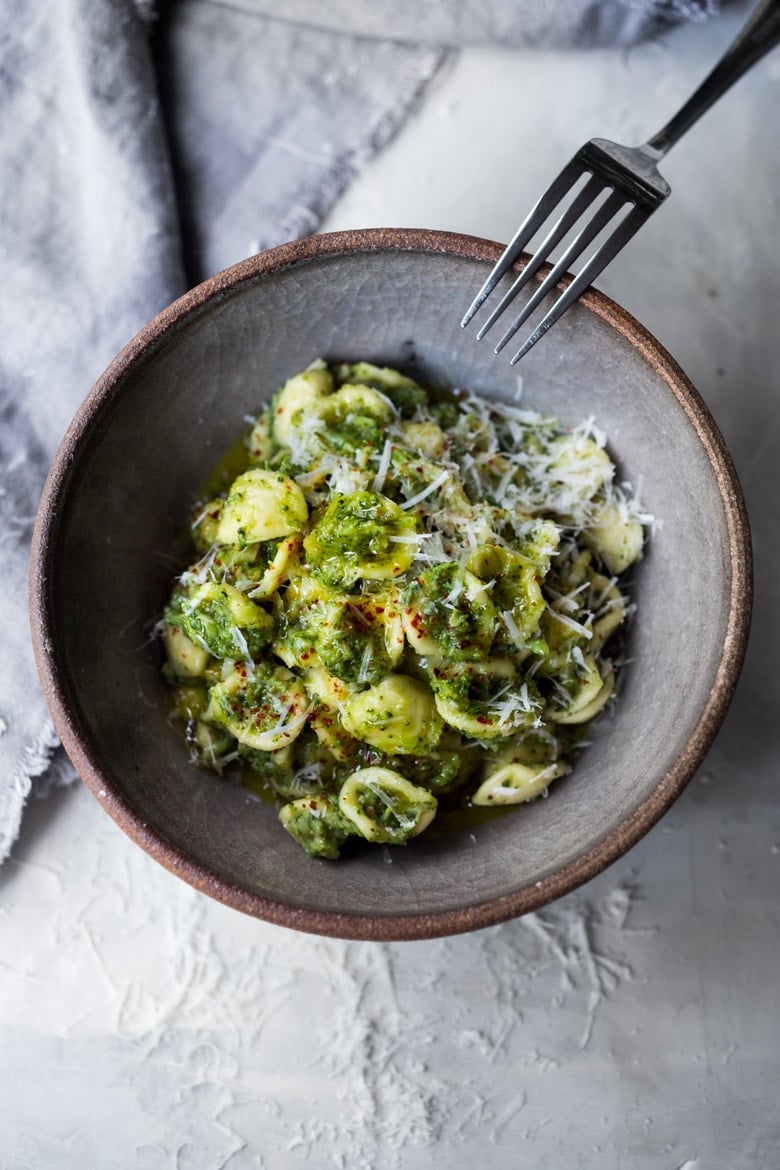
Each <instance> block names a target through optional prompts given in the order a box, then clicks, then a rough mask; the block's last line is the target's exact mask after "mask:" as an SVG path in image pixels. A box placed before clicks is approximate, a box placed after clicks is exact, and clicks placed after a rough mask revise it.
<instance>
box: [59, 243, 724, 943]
mask: <svg viewBox="0 0 780 1170" xmlns="http://www.w3.org/2000/svg"><path fill="white" fill-rule="evenodd" d="M472 250H473V249H472ZM466 251H467V250H466ZM485 270H486V261H485V260H480V259H479V258H476V257H475V256H474V255H466V254H463V255H459V254H457V251H451V252H449V253H439V252H437V251H435V250H427V249H426V248H425V247H423V246H422V244H421V245H420V246H419V247H417V248H413V249H412V250H401V249H387V248H385V249H383V250H379V251H373V250H362V249H360V248H359V247H354V248H352V249H349V248H347V249H346V250H344V249H342V250H341V251H337V252H334V253H332V254H319V255H316V254H313V255H309V256H307V255H306V254H305V253H304V254H303V255H300V256H299V257H298V258H297V259H296V258H293V262H288V263H285V264H281V265H280V266H278V267H273V266H272V267H270V269H268V270H265V271H261V270H257V271H253V270H252V269H251V266H249V267H248V266H246V265H245V266H244V267H243V269H242V277H241V279H236V278H233V279H234V284H233V287H230V280H228V281H227V282H223V283H224V287H223V290H222V291H221V292H220V293H219V294H218V295H213V296H212V297H211V298H210V299H209V300H207V302H206V303H205V304H200V305H198V304H196V305H195V307H192V308H191V309H190V311H189V312H186V313H182V312H179V313H178V315H176V316H175V319H171V320H170V321H169V322H168V323H167V325H166V327H165V328H164V329H161V330H158V333H159V336H156V337H152V341H151V344H147V345H146V347H145V348H144V349H143V350H142V352H141V353H140V355H139V356H135V357H133V358H132V360H130V361H129V362H125V363H124V364H123V365H121V368H119V370H118V372H117V371H115V372H114V373H113V374H112V375H111V376H110V377H109V378H108V379H107V380H105V379H104V385H103V387H102V389H99V390H98V392H97V393H96V394H93V396H92V399H91V400H89V402H88V404H87V406H86V407H85V408H84V409H83V411H82V415H81V417H80V420H77V423H76V426H75V429H74V432H73V434H72V436H71V440H70V444H71V445H70V454H69V456H68V457H67V458H66V456H64V455H61V456H60V461H61V466H60V480H59V487H58V493H59V494H58V497H57V499H56V501H55V511H54V519H53V520H51V521H50V527H49V531H48V539H47V543H46V547H45V548H44V549H43V552H42V554H41V555H42V557H43V558H44V561H45V567H46V573H45V576H46V589H45V593H46V605H47V606H48V610H47V613H48V618H47V620H48V623H49V628H48V629H47V631H46V635H47V637H48V638H49V640H50V642H51V645H50V647H49V649H48V652H47V661H48V663H49V669H50V670H51V672H52V673H54V674H55V675H56V679H57V696H55V700H54V712H55V718H56V719H57V722H58V726H59V728H60V732H61V734H63V736H64V738H65V740H66V746H67V747H68V749H69V751H70V752H71V755H72V756H73V758H74V760H75V762H76V764H77V766H78V767H79V769H80V771H81V772H82V774H83V775H85V778H86V779H87V781H88V782H89V783H90V784H91V786H92V787H93V788H95V787H98V786H105V785H106V784H107V785H108V788H109V789H110V791H111V792H112V793H116V794H118V796H119V798H120V800H119V806H121V809H122V812H121V815H120V817H119V819H120V820H122V822H123V824H124V826H125V827H126V828H128V830H129V831H130V832H131V833H133V834H134V835H136V836H137V837H139V838H143V840H144V844H146V845H147V847H149V843H150V841H151V842H152V851H153V852H156V854H157V856H159V857H160V858H161V859H162V860H164V861H165V862H166V863H167V864H169V865H171V866H173V867H177V868H179V870H180V871H181V872H184V873H185V875H186V876H188V877H189V878H190V880H194V881H195V882H196V884H200V885H201V886H203V887H206V888H211V892H215V893H216V894H217V896H220V897H223V898H226V899H227V900H228V901H232V902H233V903H234V904H235V905H240V906H241V907H242V908H244V909H248V910H250V911H253V912H256V913H260V914H262V915H263V916H267V917H272V918H273V917H275V918H277V920H280V921H283V922H288V923H291V924H296V925H302V926H303V927H304V928H309V929H321V930H324V931H326V932H332V933H340V934H350V933H354V934H358V935H360V934H376V935H381V934H382V933H383V931H384V932H385V933H388V934H390V935H398V934H404V933H441V932H444V931H445V930H446V929H458V928H463V926H464V925H465V926H476V925H481V924H483V923H484V922H487V921H492V920H495V919H496V918H498V917H501V916H506V913H508V912H512V911H513V910H514V911H516V910H517V909H518V908H526V909H527V908H530V905H531V904H533V900H534V898H536V900H537V901H538V900H544V897H543V896H541V895H535V894H534V891H535V890H536V891H539V890H544V891H545V894H544V896H552V894H553V893H560V892H562V891H563V889H565V888H566V887H567V884H568V885H569V886H570V885H573V884H575V882H576V881H577V880H581V879H582V877H584V876H588V873H589V872H593V864H592V859H593V858H594V857H596V856H598V857H599V858H600V861H599V862H598V863H597V865H596V868H598V867H599V865H600V864H604V863H605V862H606V861H608V860H610V859H611V858H612V857H613V856H615V855H617V853H619V852H620V851H621V849H622V848H623V847H625V846H626V845H627V844H629V843H631V841H632V840H634V839H636V837H637V836H638V835H639V833H640V832H641V831H642V829H641V827H640V828H639V829H637V826H639V825H640V822H646V823H644V827H647V825H648V824H650V823H652V820H654V819H655V818H656V817H657V815H659V814H660V812H661V811H662V808H663V805H664V803H668V801H669V800H670V799H671V798H672V797H673V796H674V795H675V794H676V792H677V791H678V790H679V788H680V787H681V786H682V783H684V781H685V779H687V777H688V775H689V773H690V771H691V770H692V769H693V767H694V765H695V763H696V762H698V756H699V755H700V754H701V750H702V744H703V742H704V740H703V739H702V736H704V739H706V738H707V737H708V736H710V735H711V734H712V732H713V730H714V729H713V728H712V727H709V728H708V727H706V726H703V723H702V720H703V715H704V724H706V723H707V719H708V718H710V722H712V718H711V717H709V716H707V715H706V710H707V709H708V705H709V707H710V708H711V707H712V694H713V688H714V687H717V686H720V687H721V691H722V690H723V686H724V680H723V677H722V675H723V668H722V660H723V657H724V645H726V644H728V643H729V640H731V642H732V643H733V641H734V632H733V622H734V614H733V610H734V605H735V589H736V588H737V584H738V578H739V572H738V571H737V569H735V560H734V550H735V536H734V514H735V511H734V510H735V507H736V505H735V504H734V495H733V493H734V490H735V489H734V485H733V483H732V482H731V481H730V479H729V476H728V468H726V470H725V471H724V465H723V462H722V460H723V456H722V453H721V452H720V449H719V448H718V445H717V434H716V433H715V440H713V438H712V435H713V432H712V431H711V430H710V429H709V428H710V420H709V418H708V416H707V415H706V411H703V409H702V408H701V404H700V403H698V402H694V407H695V409H692V408H691V400H690V398H689V397H687V391H686V390H685V388H684V380H683V379H682V378H681V377H680V376H679V375H678V374H676V373H675V372H674V369H673V367H671V369H672V374H670V373H669V369H670V363H669V362H668V359H665V358H664V356H663V355H661V357H660V358H659V357H658V354H657V353H656V352H655V351H653V350H652V346H651V348H650V350H649V351H648V350H647V345H648V344H649V343H648V342H647V339H646V337H644V336H642V337H640V338H639V341H637V336H636V335H635V334H634V333H632V323H631V322H630V319H628V324H626V321H625V320H624V319H623V318H622V317H621V316H620V314H618V318H619V319H618V320H617V324H616V323H615V314H614V312H613V310H612V309H610V307H609V303H608V302H605V301H604V299H603V298H591V301H590V305H591V307H590V308H589V307H587V306H585V305H579V306H576V307H575V308H574V309H572V310H571V312H570V313H569V314H568V315H567V316H566V317H565V318H564V320H563V321H562V322H561V323H560V324H559V325H558V326H557V327H556V329H555V331H554V332H553V333H552V334H551V335H550V337H549V338H548V339H546V340H545V342H544V343H543V344H542V345H540V346H537V347H536V349H535V350H534V351H533V352H532V353H531V354H530V355H529V356H528V357H527V358H526V359H524V361H523V363H522V373H523V384H524V388H523V400H524V402H525V403H527V404H529V405H532V406H535V407H538V408H540V409H542V410H544V411H551V412H554V413H556V414H558V415H559V416H560V418H561V419H562V420H563V421H564V422H567V423H575V422H577V421H580V420H581V419H582V418H584V417H587V416H589V415H593V416H594V418H595V420H596V422H597V423H598V425H599V426H600V427H602V429H604V430H605V431H606V433H607V435H608V439H609V446H610V449H611V452H612V455H613V458H615V460H616V462H617V463H618V468H619V473H620V476H621V478H623V479H625V480H628V481H630V482H631V483H632V484H634V485H640V487H641V496H642V500H643V503H644V505H645V507H646V509H647V510H648V511H649V512H651V513H653V515H654V516H656V517H658V519H659V521H660V524H659V526H658V527H657V528H656V530H655V531H654V533H653V535H652V538H651V540H650V544H649V548H648V551H647V554H646V556H645V558H644V560H643V562H642V563H641V565H640V566H639V569H638V571H637V573H636V580H635V585H634V589H633V598H634V600H635V601H636V604H637V616H636V620H635V621H634V623H633V625H632V628H631V631H630V636H629V643H628V657H629V659H630V661H629V663H628V665H627V666H626V667H625V669H624V670H623V673H622V676H621V682H620V695H619V701H618V702H616V703H615V704H614V705H613V706H612V707H611V708H610V710H609V712H608V713H607V715H606V716H605V717H603V718H602V719H601V720H600V721H599V722H598V724H597V725H596V726H595V728H594V729H593V734H592V736H591V739H592V745H591V746H590V747H589V748H588V749H587V751H586V752H585V753H584V754H583V755H582V756H581V758H580V759H579V761H578V763H577V766H576V768H575V770H574V772H573V774H572V775H571V776H570V777H569V778H567V779H566V780H565V781H564V782H562V783H560V784H558V785H556V786H554V787H553V789H552V790H551V793H550V796H549V798H548V799H546V800H542V801H538V802H536V803H535V804H532V805H529V806H525V807H522V808H519V809H515V810H512V811H511V812H510V813H509V814H507V815H504V816H501V817H498V818H496V819H494V820H492V821H490V822H489V823H486V824H482V825H480V826H479V827H478V828H474V829H464V830H462V831H452V832H449V833H442V834H439V835H436V834H431V835H424V836H423V837H421V838H419V839H418V840H415V841H414V842H413V843H412V844H411V845H409V846H407V847H406V848H400V849H394V850H390V849H366V850H364V851H362V852H360V851H358V852H357V853H356V854H355V855H352V856H350V857H349V858H348V859H347V860H345V861H344V862H342V863H338V864H334V863H328V862H317V861H311V860H309V859H307V858H305V857H304V856H303V854H302V853H301V851H300V850H299V848H298V846H297V845H296V844H295V843H294V842H293V841H292V840H291V839H290V838H289V837H288V836H287V834H286V833H285V832H284V831H283V830H282V829H281V828H280V826H279V825H278V822H277V819H276V813H275V810H274V809H273V808H272V807H270V806H268V805H265V804H264V803H262V802H259V801H257V800H256V799H254V798H252V797H250V796H248V795H246V794H245V793H244V792H243V791H242V790H241V789H240V788H239V787H236V786H232V785H231V784H229V783H226V782H222V781H219V780H218V779H216V778H215V777H214V776H213V775H212V774H210V773H209V772H206V771H202V770H200V769H198V768H197V767H195V766H193V765H192V764H191V763H190V761H189V759H188V753H187V749H186V747H185V745H184V743H183V741H182V739H181V737H180V735H179V733H178V732H177V731H176V730H175V729H174V728H173V727H172V726H171V725H170V723H169V721H168V714H167V712H168V708H167V704H166V699H165V693H164V692H165V690H166V688H165V684H164V683H163V682H162V680H161V677H160V674H159V669H158V663H159V651H158V648H157V647H156V646H155V645H154V643H153V642H152V643H150V641H149V630H150V626H151V624H152V623H153V622H154V621H155V619H156V618H157V617H158V616H159V613H160V610H161V607H162V605H163V603H164V600H165V598H166V596H167V594H168V592H169V589H170V584H171V579H172V576H173V574H174V573H175V572H176V571H177V570H178V569H180V568H181V567H182V566H183V564H184V563H185V562H186V559H187V557H188V552H187V547H186V544H185V542H184V539H183V535H182V533H183V528H184V526H185V525H186V520H187V516H188V513H189V509H190V507H191V504H192V502H193V499H194V496H195V493H196V492H197V488H198V486H199V485H200V484H201V483H202V482H203V480H204V478H205V476H206V475H207V473H208V472H209V471H210V470H211V469H212V468H213V466H214V464H215V463H216V461H217V460H218V459H219V458H220V456H221V455H222V454H223V453H224V452H225V451H226V449H227V448H228V447H230V446H231V444H232V443H233V442H234V441H235V439H236V437H237V435H238V434H239V433H240V432H241V430H242V428H243V426H244V422H243V420H244V418H245V416H246V415H247V414H251V413H255V412H257V410H258V409H259V408H260V407H261V406H262V404H263V403H264V402H265V401H266V400H267V399H268V397H269V395H270V394H271V393H272V392H273V391H274V390H275V388H276V387H277V386H278V385H279V384H280V383H281V382H282V381H283V380H284V379H285V378H286V377H288V376H289V375H290V374H291V373H294V372H296V371H298V370H299V369H301V368H303V367H304V366H305V365H306V364H307V363H309V362H310V361H311V360H312V359H313V358H315V357H320V356H321V357H325V358H327V359H339V358H353V359H357V358H366V359H368V360H370V361H372V362H376V363H379V364H388V365H393V366H400V367H401V368H402V369H404V370H406V371H407V372H409V373H411V374H412V375H414V376H416V377H418V378H419V379H421V380H423V381H441V382H444V383H447V384H450V385H454V386H458V387H463V388H468V389H470V390H474V391H477V392H479V393H482V394H485V395H486V396H489V397H496V398H501V399H505V400H510V401H511V400H514V399H515V397H516V395H517V392H518V373H517V371H516V370H513V369H511V368H510V367H509V365H508V363H507V361H506V360H503V359H499V358H496V357H495V356H494V354H493V352H492V348H491V347H490V346H489V345H488V343H486V342H485V343H482V344H476V343H475V341H474V338H473V334H472V333H471V332H466V331H461V330H460V329H459V328H458V326H457V322H458V320H459V318H460V315H461V313H462V310H463V307H464V305H465V304H466V303H468V301H469V300H470V298H471V296H472V295H473V290H475V289H476V288H477V287H478V286H479V284H480V283H481V281H482V279H483V278H484V275H485ZM594 306H596V310H598V311H594ZM605 306H606V308H605ZM610 315H612V318H613V319H612V320H610V319H609V318H610ZM605 317H606V319H605ZM640 332H641V331H640ZM150 336H151V335H150ZM148 340H149V338H147V342H148ZM694 399H695V396H694ZM713 442H714V446H713ZM74 451H75V459H70V457H71V456H72V455H73V453H74ZM68 459H70V462H68ZM66 463H67V467H65V464H66ZM737 502H738V501H737ZM744 539H745V538H744V536H743V545H742V547H741V555H742V556H743V559H744V558H745V557H746V556H747V553H746V550H745V547H744ZM738 543H739V542H738V541H737V544H738ZM737 551H738V552H739V549H738V550H737ZM737 559H739V557H738V558H737ZM736 658H737V659H738V658H739V654H737V655H736ZM733 659H734V654H733V653H732V660H733ZM729 669H730V670H731V673H732V674H735V673H736V670H737V669H738V662H737V663H736V664H735V663H734V661H732V663H731V666H730V668H729ZM728 681H729V680H728V679H727V680H726V685H727V684H728ZM732 681H733V680H732ZM723 705H724V704H723V703H722V704H721V706H723ZM716 714H717V713H716ZM717 721H718V719H717V718H715V723H717ZM702 729H703V730H702ZM705 746H706V744H705ZM697 753H698V754H697ZM681 756H682V757H683V760H682V763H681V760H680V757H681ZM119 806H117V807H119ZM115 815H116V813H115ZM561 875H568V876H564V877H561ZM540 883H541V885H540ZM518 896H519V900H518ZM502 905H503V906H505V907H506V906H508V907H509V910H508V911H506V912H504V911H502V910H501V909H500V907H501V906H502ZM464 915H465V917H464ZM338 916H346V918H339V917H338ZM369 918H370V919H371V920H372V922H373V925H371V926H370V927H369V926H367V925H366V920H368V919H369ZM350 919H352V920H353V921H354V925H353V926H350V925H349V921H347V920H350ZM337 920H338V921H337ZM402 920H403V922H406V924H407V925H406V926H404V925H403V924H402ZM434 920H436V921H434ZM383 921H386V925H385V927H383V926H382V922H383ZM345 922H346V925H345ZM399 923H401V925H399ZM426 923H427V924H428V925H426ZM410 924H413V925H410Z"/></svg>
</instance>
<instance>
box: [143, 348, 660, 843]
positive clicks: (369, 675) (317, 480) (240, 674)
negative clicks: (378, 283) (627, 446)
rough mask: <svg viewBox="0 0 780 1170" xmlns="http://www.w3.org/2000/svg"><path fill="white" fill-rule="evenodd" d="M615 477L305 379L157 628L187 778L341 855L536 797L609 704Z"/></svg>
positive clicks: (436, 393)
mask: <svg viewBox="0 0 780 1170" xmlns="http://www.w3.org/2000/svg"><path fill="white" fill-rule="evenodd" d="M253 469H258V470H253ZM613 474H614V467H613V465H612V464H611V462H610V460H609V459H608V457H607V456H606V454H605V453H604V449H603V439H601V438H598V437H594V436H593V434H592V433H591V432H590V431H589V430H588V428H587V427H583V428H580V429H575V431H573V432H565V431H563V430H562V429H561V428H560V426H559V424H558V423H557V422H556V420H554V419H551V418H549V417H546V416H543V415H539V414H536V413H534V412H533V411H528V410H524V409H521V408H519V407H518V408H514V407H507V406H502V405H501V404H490V403H488V402H486V401H485V400H482V399H478V398H476V397H473V396H471V397H469V396H459V395H456V394H453V393H452V392H450V391H448V390H446V389H444V388H436V389H435V390H429V389H426V388H424V387H422V386H421V385H419V384H418V383H417V382H415V381H414V380H413V379H411V378H408V377H406V376H404V375H402V374H400V373H398V371H395V370H391V369H386V368H382V367H377V366H373V365H371V364H370V363H367V362H357V363H352V364H343V365H331V366H326V365H325V364H324V363H322V362H315V363H314V364H313V365H312V366H311V367H309V368H308V369H307V370H306V371H303V372H302V373H301V374H299V375H295V376H294V377H292V378H290V379H289V380H288V381H287V382H286V383H285V384H284V385H283V386H282V387H281V388H280V389H279V390H278V391H277V392H276V393H275V394H274V395H273V397H272V400H271V405H270V407H269V408H267V409H266V410H265V411H264V412H261V414H260V415H259V416H258V419H257V422H256V424H255V425H254V426H253V428H252V429H251V431H250V432H249V433H248V434H246V433H245V434H244V435H243V436H242V437H241V438H240V439H239V440H237V442H236V443H235V444H234V445H233V447H231V448H230V450H229V451H228V452H226V454H225V455H224V457H223V458H222V459H221V460H220V461H219V463H218V464H217V466H216V467H215V468H214V470H213V472H212V473H211V474H210V475H209V476H208V478H207V480H206V482H205V483H204V485H203V489H202V492H201V493H200V503H198V505H197V506H196V507H195V509H194V510H193V515H192V529H191V533H192V538H193V544H194V549H195V554H196V555H195V559H193V561H192V563H191V564H190V565H189V566H188V568H187V569H186V570H185V572H184V573H183V574H181V576H180V577H179V578H178V580H177V582H176V583H175V585H174V587H173V589H172V593H171V597H170V600H169V603H168V605H167V607H166V609H165V611H164V615H163V630H164V639H165V648H166V662H165V666H164V673H165V676H166V678H167V679H168V681H169V682H170V684H171V696H172V712H173V715H174V717H175V719H176V720H177V721H178V723H179V725H180V726H181V728H182V730H183V733H184V735H185V738H186V741H187V743H188V745H189V748H190V751H191V753H192V756H193V759H194V760H196V761H197V762H198V763H199V764H200V765H202V766H205V767H209V768H212V769H213V770H214V771H215V772H217V773H219V774H220V775H223V776H224V777H225V778H226V779H228V780H231V781H234V782H235V781H238V782H240V783H241V784H243V785H244V787H245V788H246V789H247V791H248V792H250V793H252V794H253V795H254V796H256V797H257V798H258V799H260V800H261V801H263V802H264V803H268V804H271V805H273V806H274V807H276V808H277V809H278V810H279V819H280V822H281V825H282V827H283V828H284V829H285V830H287V832H288V833H289V834H290V835H291V836H292V837H293V839H294V840H295V841H296V842H297V843H298V844H299V845H300V846H301V848H302V849H303V850H304V852H305V853H307V854H308V855H309V856H311V857H315V858H322V859H327V860H335V859H337V858H338V857H339V855H340V853H341V851H342V850H344V849H345V850H346V852H347V853H349V852H350V851H351V850H354V849H355V848H360V847H361V842H362V843H363V846H365V844H366V842H368V843H371V842H376V843H381V844H386V845H387V844H389V845H393V846H395V845H400V844H406V843H407V842H409V841H411V840H412V839H413V837H414V836H415V835H416V834H417V833H418V832H422V831H424V832H426V833H429V832H434V833H437V834H445V835H446V834H448V833H453V832H456V833H466V832H468V833H474V832H477V831H478V830H479V828H480V827H481V826H484V825H487V824H489V823H492V822H494V821H495V820H496V819H498V818H502V817H504V816H506V815H507V814H508V813H509V812H510V811H512V807H513V805H514V804H517V803H520V804H522V803H523V802H524V801H525V800H528V799H533V798H534V797H536V796H538V795H541V794H542V793H543V792H544V791H546V786H547V782H548V779H549V781H550V782H552V780H555V779H557V778H558V777H560V776H562V775H564V774H565V772H566V771H567V770H568V768H569V767H570V765H571V762H572V761H573V760H574V758H575V757H576V755H577V753H578V752H579V751H580V750H581V748H582V745H583V741H584V739H585V737H586V735H587V728H588V724H589V722H590V721H591V719H592V718H593V717H594V716H595V715H596V714H597V712H598V711H599V710H600V708H601V707H602V706H603V705H604V703H606V702H607V701H608V699H609V697H610V695H611V693H612V687H613V676H614V668H613V665H612V661H611V659H610V658H609V657H608V656H607V653H606V652H605V648H606V650H607V651H608V650H609V649H610V648H611V647H613V646H615V644H616V639H619V637H620V627H621V622H622V620H623V617H624V616H625V611H626V606H625V598H624V597H623V594H622V593H621V591H620V587H619V585H618V584H617V583H616V579H617V576H618V574H619V572H621V571H622V569H623V567H624V563H623V562H624V561H625V559H626V558H625V555H624V553H623V550H624V549H625V548H627V547H628V548H631V549H634V551H635V553H636V556H638V555H639V552H640V551H641V529H639V533H638V535H637V526H638V521H635V520H634V519H633V513H632V510H631V506H630V505H631V501H630V500H628V499H627V498H625V497H624V496H621V494H620V493H621V489H616V488H615V487H614V485H613V483H612V479H613ZM616 500H617V501H618V505H619V506H617V507H616V506H615V501H616ZM609 508H611V509H612V511H611V512H609V511H608V509H609ZM635 510H636V509H634V511H635ZM605 516H609V517H610V519H609V522H608V523H607V521H606V520H605V519H604V517H605ZM614 517H617V519H615V518H614ZM616 525H617V527H618V528H619V531H613V529H614V528H615V526H616ZM620 525H622V528H620ZM615 549H617V550H618V552H617V553H614V551H613V550H615ZM636 556H635V557H634V559H636ZM494 778H495V779H494Z"/></svg>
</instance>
